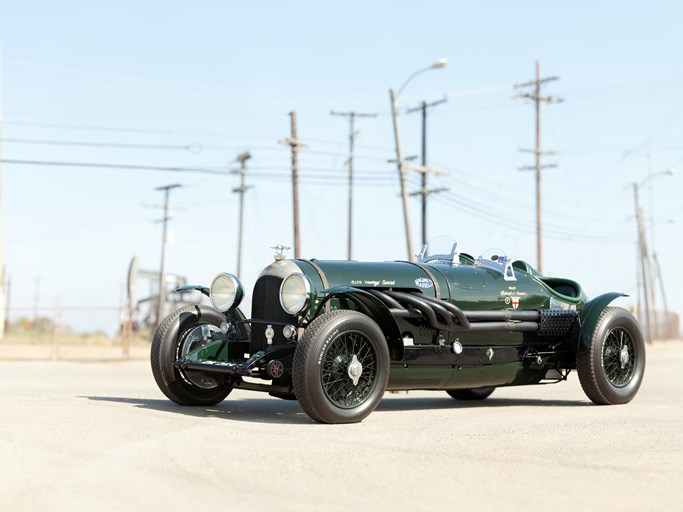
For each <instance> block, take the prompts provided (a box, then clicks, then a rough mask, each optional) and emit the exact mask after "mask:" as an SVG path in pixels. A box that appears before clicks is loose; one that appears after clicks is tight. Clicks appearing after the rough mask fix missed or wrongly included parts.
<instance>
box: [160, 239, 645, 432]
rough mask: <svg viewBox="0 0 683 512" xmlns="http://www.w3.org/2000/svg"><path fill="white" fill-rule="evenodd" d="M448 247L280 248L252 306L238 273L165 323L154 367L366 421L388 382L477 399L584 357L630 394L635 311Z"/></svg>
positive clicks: (164, 381) (604, 394)
mask: <svg viewBox="0 0 683 512" xmlns="http://www.w3.org/2000/svg"><path fill="white" fill-rule="evenodd" d="M456 247H457V246H456V245H453V249H452V251H451V252H449V253H445V254H437V255H434V256H425V254H424V253H423V255H422V258H421V259H420V260H418V262H408V261H394V262H356V261H318V260H304V259H295V260H290V259H276V261H275V262H274V263H271V264H270V265H268V266H267V267H266V268H265V269H264V270H263V272H262V273H261V275H260V276H259V278H258V280H257V281H256V284H255V286H254V290H253V293H252V309H251V317H252V318H250V319H246V318H245V317H244V315H243V314H242V313H241V311H240V310H239V308H238V306H239V300H240V296H241V295H242V293H243V290H241V284H240V283H239V280H237V278H236V277H235V276H232V275H230V274H220V275H219V276H217V278H216V279H215V280H214V283H213V284H212V288H211V289H210V290H208V289H206V288H203V287H195V288H197V289H200V290H202V291H203V293H205V294H207V295H210V296H211V298H212V302H213V304H214V305H216V306H217V307H218V309H222V310H223V311H222V312H219V311H217V310H216V309H212V308H209V307H208V306H189V307H186V308H184V309H183V310H180V311H179V312H176V313H174V314H172V315H170V316H169V317H168V318H167V320H165V321H164V322H163V323H162V324H161V325H160V327H159V329H158V331H157V334H156V335H155V339H154V342H153V347H152V369H153V372H154V376H155V378H156V380H157V383H158V384H159V387H160V388H161V390H162V391H163V392H164V393H165V394H166V395H167V396H168V397H169V398H171V399H172V400H174V401H176V402H178V403H181V404H186V405H202V404H213V403H217V402H219V401H220V400H222V399H223V398H225V396H227V394H228V393H229V392H230V390H232V389H234V388H241V389H252V390H256V391H266V392H268V393H270V394H271V395H273V396H276V397H280V398H291V399H294V398H296V399H297V400H299V402H300V403H301V405H302V407H303V408H304V410H305V411H306V412H307V413H308V414H309V416H311V417H312V418H313V419H315V420H317V421H320V422H324V423H346V422H354V421H360V420H362V419H363V418H365V417H366V416H367V415H368V414H370V412H372V410H374V408H375V407H376V406H377V404H378V403H379V401H380V400H381V397H382V395H383V393H384V392H385V391H397V390H415V389H421V390H445V391H447V392H448V393H449V394H450V395H451V396H453V397H454V398H457V399H482V398H485V397H486V396H488V395H489V394H490V393H491V391H492V390H493V389H494V388H497V387H502V386H515V385H527V384H539V383H548V382H559V381H562V380H566V378H567V375H568V374H569V372H570V371H572V370H574V369H578V372H579V378H580V380H581V384H582V386H583V388H584V390H585V391H586V394H587V395H588V396H589V398H591V400H592V401H594V402H596V403H599V404H616V403H625V402H628V401H630V400H631V399H632V398H633V396H635V394H636V392H637V390H638V387H639V386H640V382H641V380H642V376H643V372H644V364H645V349H644V344H643V338H642V334H641V333H640V329H639V327H638V324H637V322H636V321H635V319H634V318H633V317H632V316H631V315H630V313H628V312H627V311H626V310H623V309H620V308H613V307H610V306H609V305H610V303H611V302H612V301H613V300H614V299H616V298H617V297H620V296H621V295H622V294H620V293H608V294H605V295H601V296H599V297H597V298H595V299H593V300H591V301H589V300H588V299H587V298H586V296H585V294H584V293H583V290H582V289H581V286H580V285H579V284H578V283H576V282H574V281H572V280H569V279H562V278H551V277H545V276H542V275H540V274H539V273H538V272H537V271H535V270H534V269H533V268H532V267H531V266H530V265H528V264H527V263H525V262H523V261H514V262H511V261H510V260H508V259H507V258H506V257H505V256H501V255H495V254H494V255H490V256H488V257H486V258H478V259H477V260H475V259H474V258H472V257H470V256H468V255H466V254H459V253H457V251H456Z"/></svg>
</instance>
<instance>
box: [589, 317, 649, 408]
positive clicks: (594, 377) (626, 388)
mask: <svg viewBox="0 0 683 512" xmlns="http://www.w3.org/2000/svg"><path fill="white" fill-rule="evenodd" d="M576 368H577V371H578V374H579V381H580V382H581V387H582V388H583V390H584V392H585V393H586V396H588V398H590V399H591V400H592V401H593V402H595V403H596V404H600V405H616V404H625V403H627V402H630V401H631V400H632V399H633V397H634V396H636V393H637V392H638V389H639V388H640V383H641V382H642V380H643V373H644V372H645V343H644V341H643V335H642V333H641V332H640V327H639V326H638V322H637V321H636V319H635V318H634V317H633V315H632V314H631V313H629V312H628V311H626V310H625V309H623V308H605V310H604V311H603V312H602V315H600V319H599V320H598V323H597V325H596V327H595V331H593V339H592V343H591V346H590V348H589V349H588V350H586V351H585V352H582V353H579V354H577V355H576Z"/></svg>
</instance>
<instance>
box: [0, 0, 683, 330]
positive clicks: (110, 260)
mask: <svg viewBox="0 0 683 512" xmlns="http://www.w3.org/2000/svg"><path fill="white" fill-rule="evenodd" d="M682 19H683V4H681V3H680V2H674V1H668V2H667V1H653V2H594V1H592V2H583V1H579V2H570V3H569V2H568V3H564V4H562V5H558V4H557V3H554V2H525V1H521V2H502V1H499V2H487V3H486V4H482V3H476V2H453V1H448V2H447V1H422V2H419V3H418V2H388V1H384V2H357V1H349V2H338V3H331V2H275V1H272V2H217V1H201V2H193V3H188V2H177V1H164V2H161V1H148V2H131V1H127V0H123V1H118V2H109V3H104V2H86V1H60V2H48V1H30V0H27V1H11V0H10V1H8V0H4V1H2V2H1V3H0V47H1V50H2V89H3V91H2V94H3V102H2V106H3V113H2V114H3V120H2V122H3V124H2V138H3V140H2V155H3V158H5V159H13V160H45V161H63V162H99V163H109V164H137V165H151V166H186V167H193V168H201V169H210V170H225V171H229V170H230V169H234V168H235V164H234V160H235V157H236V156H237V154H238V153H240V152H241V151H244V150H249V151H250V152H251V154H252V155H253V158H252V160H250V161H249V169H250V170H249V174H248V178H247V182H248V184H250V185H253V188H252V189H250V190H249V192H248V193H247V195H246V208H245V216H246V218H245V229H246V235H245V249H244V258H245V263H244V264H243V272H242V276H240V277H241V278H242V280H243V281H244V283H245V285H246V287H247V288H248V289H250V288H251V287H252V286H253V283H254V281H255V279H256V277H257V276H258V273H259V272H260V270H261V268H262V267H264V266H265V265H267V264H268V262H269V261H271V257H272V252H273V251H272V250H271V249H270V248H269V247H270V246H272V245H275V244H277V243H282V244H286V245H291V244H292V219H291V217H292V216H291V192H290V182H289V152H288V148H286V147H284V146H282V145H280V144H278V141H279V140H281V139H284V138H287V137H288V136H289V117H288V115H287V114H288V112H290V111H292V110H295V111H296V112H297V113H298V119H299V138H300V139H301V141H302V142H304V143H306V144H307V145H308V148H306V149H304V150H302V152H301V156H300V165H301V175H302V184H301V191H300V193H301V198H302V199H301V229H302V241H301V246H302V256H304V257H310V258H313V257H315V258H320V259H325V258H330V259H341V258H344V257H345V256H346V201H347V188H346V182H345V172H346V171H345V169H346V167H345V165H346V164H345V162H346V151H347V137H348V124H347V121H346V120H345V119H343V118H339V117H332V116H330V110H332V109H334V110H339V111H350V110H355V111H359V112H372V113H377V114H378V116H377V117H376V118H372V119H361V120H358V123H357V129H358V130H359V134H358V138H357V152H356V169H357V176H358V182H357V184H358V186H357V188H356V189H355V225H354V247H355V250H354V257H355V258H356V259H369V260H392V259H404V258H405V257H406V250H405V240H404V226H403V217H402V211H401V203H400V199H399V195H398V194H399V185H398V178H397V174H396V170H395V167H393V166H392V165H391V164H389V163H387V162H386V160H387V159H390V158H393V157H394V144H393V133H392V127H391V117H390V111H389V96H388V90H389V88H390V87H399V86H400V84H401V83H402V82H403V81H404V80H405V79H406V78H407V77H408V76H409V75H410V74H411V73H413V72H414V71H416V70H418V69H421V68H423V67H425V66H428V65H430V64H431V63H433V62H434V61H436V60H437V59H439V58H447V59H448V66H447V67H446V68H445V69H442V70H431V71H428V72H425V73H423V74H421V75H419V76H417V77H416V78H415V79H414V80H413V81H411V82H410V84H409V85H408V86H407V87H406V89H405V90H404V92H403V93H402V95H401V96H400V98H399V103H400V107H401V116H400V123H401V128H402V130H403V142H404V145H405V152H406V153H407V154H409V155H410V154H418V153H419V151H420V132H419V127H420V124H419V123H420V119H419V116H418V115H417V114H406V113H405V109H406V107H412V106H416V105H417V104H418V103H419V102H420V101H421V100H423V99H426V100H429V101H433V100H437V99H440V98H442V97H443V96H444V94H447V96H448V102H447V103H446V104H443V105H439V106H438V107H435V108H434V109H433V111H432V112H430V117H429V150H428V151H429V155H428V160H429V164H430V165H431V166H433V167H437V168H439V169H443V170H447V171H448V172H449V174H448V176H446V177H442V178H436V179H434V180H433V181H432V184H433V186H435V187H448V188H449V189H450V191H449V192H447V193H442V194H439V195H435V196H432V197H431V199H430V214H429V215H430V222H429V234H430V236H436V235H443V234H449V235H452V236H454V237H456V238H457V239H458V240H459V241H460V244H461V248H462V250H463V251H466V252H469V253H471V254H475V255H476V254H478V253H480V252H482V251H484V250H485V249H487V248H489V247H494V246H495V247H502V248H503V249H504V250H505V251H506V252H507V253H508V255H510V256H512V257H515V258H521V259H525V260H528V261H530V262H532V263H534V262H535V260H536V251H535V234H534V223H535V206H534V189H533V175H532V174H531V173H528V172H519V171H518V170H517V168H518V167H521V166H524V165H529V164H531V163H532V159H531V155H529V154H525V153H520V152H519V148H525V147H532V146H533V143H534V117H533V107H532V106H531V105H530V104H525V102H524V101H522V100H521V99H515V98H514V96H515V94H516V92H517V91H515V90H514V88H513V84H514V83H516V82H525V81H528V80H530V79H532V78H533V75H534V66H535V64H534V63H535V61H536V59H539V60H540V61H541V71H542V75H543V76H558V77H559V80H556V81H553V82H550V83H548V84H547V86H545V88H544V91H543V92H544V94H551V95H554V96H559V97H561V98H563V99H564V102H563V103H559V104H553V105H549V106H544V107H543V112H542V145H543V147H544V149H546V150H553V151H556V152H557V155H555V156H552V157H548V158H547V159H546V162H548V163H550V162H554V163H557V165H558V167H557V168H555V169H548V170H547V171H544V173H543V198H544V212H543V214H544V220H545V233H546V236H545V238H544V271H545V273H547V274H550V275H556V276H561V277H568V278H573V279H576V280H578V281H579V282H580V283H581V284H582V285H583V286H584V288H585V290H586V292H587V293H588V294H589V295H590V296H595V295H598V294H600V293H603V292H607V291H623V292H625V293H628V294H630V295H636V289H637V288H636V287H637V274H636V250H635V241H636V229H635V219H634V201H633V191H632V188H630V187H631V185H632V184H633V183H634V182H642V181H643V180H645V179H646V178H647V177H648V174H649V173H658V172H660V171H663V170H666V169H669V168H672V167H674V168H676V167H678V168H679V174H678V175H676V176H673V177H668V176H666V177H665V176H661V177H657V178H655V179H653V180H652V181H651V183H652V185H653V186H654V189H653V196H651V195H650V190H649V189H648V187H644V188H643V190H642V200H643V207H644V210H645V213H646V215H647V216H648V219H649V218H650V216H651V215H652V214H653V215H654V220H655V222H654V228H655V232H656V239H655V247H656V250H657V252H658V254H659V257H660V262H661V267H662V273H663V276H664V280H665V281H666V292H667V297H668V300H669V304H670V307H671V309H673V310H675V311H676V312H678V313H679V314H681V313H683V299H682V298H681V293H680V290H681V289H683V273H681V271H680V254H681V253H682V249H683V247H682V245H683V243H682V242H681V239H682V238H681V235H682V234H683V230H682V229H681V222H683V209H682V208H683V207H682V205H681V199H680V198H681V192H682V191H683V186H682V181H681V180H682V178H681V174H680V169H683V67H681V55H682V53H683V42H682V40H681V36H680V22H681V20H682ZM50 141H52V142H60V143H65V142H68V143H79V144H69V145H65V144H59V145H58V144H47V143H45V142H50ZM38 142H40V143H38ZM82 143H94V144H96V145H84V144H82ZM115 145H122V146H126V147H116V146H115ZM131 146H142V147H131ZM187 147H189V148H190V149H191V150H188V149H186V148H187ZM171 183H181V184H183V186H184V187H183V188H181V189H176V190H174V191H173V192H172V195H171V202H172V204H173V205H174V206H175V207H177V208H179V210H178V211H176V212H174V213H173V219H172V221H171V229H172V231H173V234H174V241H173V242H172V243H171V245H170V247H169V255H168V270H169V272H173V273H177V274H181V275H184V276H186V277H187V278H188V279H189V281H190V282H194V283H201V284H208V283H209V282H210V280H211V278H212V277H213V275H215V274H216V273H217V272H219V271H234V269H235V266H236V241H237V234H236V228H237V196H236V195H235V194H233V193H232V189H233V188H234V187H235V186H237V185H238V178H237V177H236V176H234V175H227V176H218V175H211V174H199V173H172V172H161V171H142V170H108V169H95V168H93V169H88V168H74V167H56V166H47V167H46V166H33V165H21V164H11V163H5V164H4V165H3V193H4V230H5V231H4V233H5V234H4V236H5V264H6V272H7V274H8V275H9V276H10V278H11V280H12V298H11V305H12V306H13V308H17V309H19V308H24V310H22V311H13V312H11V317H12V318H13V319H16V318H17V317H18V316H19V315H20V314H24V315H26V316H28V317H32V315H33V311H32V308H33V304H34V300H35V295H36V279H40V281H39V283H40V284H39V290H38V291H39V306H40V309H41V313H42V314H45V315H48V316H49V315H51V314H52V312H51V309H52V308H54V306H55V304H56V302H57V301H58V300H59V299H61V300H62V301H63V304H64V307H65V308H66V311H65V314H64V320H65V322H66V323H67V324H69V325H72V326H74V327H76V328H78V329H91V330H92V329H103V330H106V331H107V332H113V330H114V329H115V326H116V323H117V312H116V311H115V310H103V311H98V312H92V311H84V310H80V309H79V308H81V307H84V306H101V307H112V308H115V307H117V306H118V305H119V304H120V303H121V300H122V290H123V286H124V283H125V280H126V272H127V267H128V263H129V261H130V260H131V258H132V257H133V256H136V257H137V258H138V260H139V262H140V267H142V268H144V269H149V270H156V269H158V266H159V257H160V246H161V226H160V225H159V224H158V223H155V222H154V221H155V220H157V219H159V218H160V217H161V212H160V211H159V210H155V209H152V208H149V206H150V205H155V204H156V205H158V204H160V203H161V202H162V199H163V197H162V194H161V193H160V192H157V191H155V190H154V189H155V187H159V186H163V185H167V184H171ZM409 183H410V186H411V188H412V189H414V188H417V186H418V184H419V182H418V178H417V176H416V175H415V176H411V177H410V179H409ZM651 197H654V198H655V202H654V203H651ZM410 204H411V218H412V226H413V230H412V231H413V238H414V239H415V240H416V241H417V240H419V237H420V230H419V203H418V200H417V199H412V200H411V203H410ZM669 219H675V220H676V221H677V222H678V223H677V224H671V223H668V222H667V221H668V220H669ZM416 245H417V244H416ZM416 249H417V248H416ZM146 292H149V289H146V288H145V285H144V284H141V287H140V286H139V287H138V290H137V293H138V295H139V297H138V298H140V297H141V296H143V295H144V294H145V293H146ZM248 300H249V298H248ZM658 301H659V303H660V304H661V299H658ZM625 304H629V302H628V301H626V302H625Z"/></svg>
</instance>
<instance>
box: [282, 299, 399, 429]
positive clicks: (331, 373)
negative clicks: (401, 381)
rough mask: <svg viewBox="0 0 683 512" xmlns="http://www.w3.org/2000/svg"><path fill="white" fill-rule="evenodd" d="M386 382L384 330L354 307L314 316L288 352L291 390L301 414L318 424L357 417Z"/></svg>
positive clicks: (377, 399) (380, 393) (370, 406)
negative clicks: (290, 357) (292, 350)
mask: <svg viewBox="0 0 683 512" xmlns="http://www.w3.org/2000/svg"><path fill="white" fill-rule="evenodd" d="M388 380H389V349H388V348H387V344H386V341H385V339H384V334H383V333H382V331H381V329H380V328H379V327H378V325H377V324H376V323H375V322H374V321H373V320H372V319H370V318H369V317H368V316H366V315H363V314H362V313H358V312H356V311H347V310H342V311H332V312H330V313H325V314H322V315H320V316H319V317H318V318H316V319H315V320H313V322H311V324H310V325H309V326H308V327H307V328H306V330H305V331H304V335H303V337H302V338H301V340H300V341H299V343H298V345H297V347H296V351H295V352H294V364H293V369H292V382H293V384H294V392H295V394H296V397H297V399H298V400H299V403H300V404H301V407H302V408H303V410H304V411H305V412H306V414H308V415H309V416H310V417H311V418H312V419H314V420H316V421H319V422H321V423H355V422H359V421H361V420H363V419H364V418H365V417H366V416H368V415H369V414H370V413H371V412H372V411H374V410H375V408H376V407H377V405H378V404H379V402H380V400H381V399H382V396H383V395H384V390H385V389H386V386H387V382H388Z"/></svg>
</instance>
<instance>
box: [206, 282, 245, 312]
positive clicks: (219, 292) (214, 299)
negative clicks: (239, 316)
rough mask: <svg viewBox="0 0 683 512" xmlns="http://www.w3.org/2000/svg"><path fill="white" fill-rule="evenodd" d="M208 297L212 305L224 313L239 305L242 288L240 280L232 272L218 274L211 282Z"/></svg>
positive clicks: (242, 293) (242, 295)
mask: <svg viewBox="0 0 683 512" xmlns="http://www.w3.org/2000/svg"><path fill="white" fill-rule="evenodd" d="M209 297H210V298H211V304H213V307H214V308H216V309H217V310H218V311H222V312H224V313H225V312H226V311H230V310H231V309H235V308H236V307H237V306H239V305H240V302H242V297H244V288H243V287H242V283H240V280H239V279H237V278H236V277H235V276H233V275H232V274H226V273H223V274H218V275H217V276H216V277H214V278H213V281H212V282H211V290H210V291H209Z"/></svg>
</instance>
